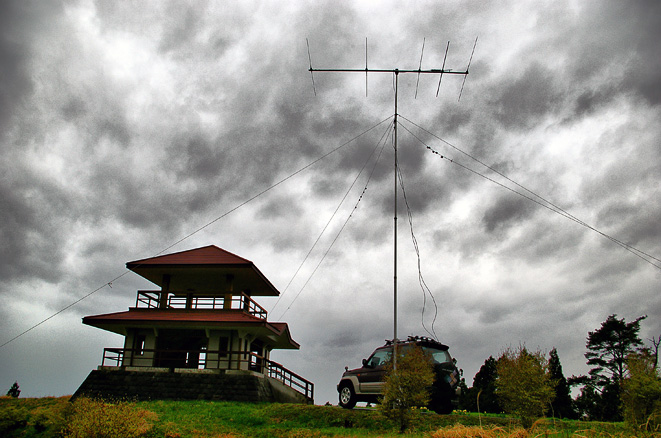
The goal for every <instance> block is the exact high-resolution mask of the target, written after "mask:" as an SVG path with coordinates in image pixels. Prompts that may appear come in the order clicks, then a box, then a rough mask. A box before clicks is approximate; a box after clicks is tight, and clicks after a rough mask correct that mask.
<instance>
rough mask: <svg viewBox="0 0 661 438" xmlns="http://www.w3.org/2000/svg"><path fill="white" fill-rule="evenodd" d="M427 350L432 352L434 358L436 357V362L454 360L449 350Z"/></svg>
mask: <svg viewBox="0 0 661 438" xmlns="http://www.w3.org/2000/svg"><path fill="white" fill-rule="evenodd" d="M426 350H427V351H428V352H429V353H430V354H431V357H432V359H434V362H436V363H450V362H452V357H451V356H450V353H448V352H447V351H443V350H437V349H435V348H426Z"/></svg>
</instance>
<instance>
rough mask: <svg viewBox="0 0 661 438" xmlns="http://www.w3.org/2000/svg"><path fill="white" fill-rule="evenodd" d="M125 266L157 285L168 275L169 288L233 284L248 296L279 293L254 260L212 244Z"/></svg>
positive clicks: (221, 289) (211, 289)
mask: <svg viewBox="0 0 661 438" xmlns="http://www.w3.org/2000/svg"><path fill="white" fill-rule="evenodd" d="M126 267H127V268H128V269H130V270H131V271H133V272H135V273H136V274H138V275H140V276H142V277H144V278H146V279H147V280H149V281H151V282H152V283H154V284H156V285H158V286H160V287H164V284H166V281H165V280H164V278H165V277H164V276H168V278H169V280H168V281H169V290H170V291H187V292H195V293H204V292H224V291H226V290H228V288H229V287H232V288H233V290H234V291H236V292H241V291H246V293H247V294H248V295H250V296H278V295H280V292H279V291H278V290H277V289H276V287H275V286H274V285H273V284H272V283H271V282H270V281H269V280H268V279H267V278H266V277H265V276H264V274H262V272H261V271H260V270H259V269H257V267H256V266H255V264H254V263H253V262H251V261H250V260H247V259H244V258H243V257H239V256H238V255H236V254H232V253H231V252H229V251H225V250H224V249H221V248H218V247H217V246H214V245H209V246H204V247H202V248H196V249H191V250H188V251H181V252H176V253H173V254H165V255H162V256H156V257H151V258H148V259H142V260H135V261H132V262H128V263H126ZM230 279H231V280H230Z"/></svg>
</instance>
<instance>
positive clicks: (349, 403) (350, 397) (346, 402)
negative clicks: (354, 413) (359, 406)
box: [339, 383, 356, 409]
mask: <svg viewBox="0 0 661 438" xmlns="http://www.w3.org/2000/svg"><path fill="white" fill-rule="evenodd" d="M339 398H340V406H342V407H343V408H345V409H352V408H353V407H354V406H356V394H355V393H354V392H353V386H352V385H351V383H345V384H344V385H342V386H341V387H340V396H339Z"/></svg>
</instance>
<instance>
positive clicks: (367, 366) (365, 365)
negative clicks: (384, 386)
mask: <svg viewBox="0 0 661 438" xmlns="http://www.w3.org/2000/svg"><path fill="white" fill-rule="evenodd" d="M363 366H364V367H365V368H372V365H371V364H370V363H369V362H368V361H367V359H363Z"/></svg>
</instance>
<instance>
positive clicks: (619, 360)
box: [570, 314, 646, 421]
mask: <svg viewBox="0 0 661 438" xmlns="http://www.w3.org/2000/svg"><path fill="white" fill-rule="evenodd" d="M645 318H646V316H641V317H639V318H637V319H636V320H635V321H633V322H629V323H627V322H626V321H625V320H624V318H622V319H617V315H615V314H613V315H610V316H609V317H608V318H607V319H606V321H604V322H603V323H601V327H600V328H598V329H597V330H595V331H593V332H588V337H587V343H586V347H587V349H588V351H587V352H586V353H585V358H586V359H587V364H588V365H590V366H592V368H591V369H590V371H589V373H588V375H587V376H579V377H573V378H572V379H570V381H571V384H581V385H583V386H584V387H585V386H590V387H591V388H592V391H584V393H585V394H589V395H590V397H589V398H584V399H583V400H582V403H579V404H580V405H581V408H582V413H583V414H584V415H589V416H590V418H592V419H594V420H605V421H619V420H621V419H622V414H621V401H620V388H621V386H620V385H621V383H622V381H623V380H624V379H625V378H626V377H627V367H626V358H627V356H628V355H630V354H632V353H635V352H636V351H637V350H638V347H640V346H641V345H642V341H641V340H640V338H639V337H638V331H639V330H640V321H642V320H644V319H645ZM584 389H585V388H584ZM588 403H594V404H595V406H589V404H588Z"/></svg>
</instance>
